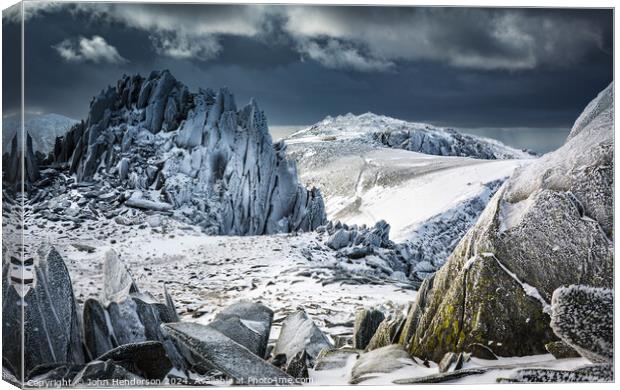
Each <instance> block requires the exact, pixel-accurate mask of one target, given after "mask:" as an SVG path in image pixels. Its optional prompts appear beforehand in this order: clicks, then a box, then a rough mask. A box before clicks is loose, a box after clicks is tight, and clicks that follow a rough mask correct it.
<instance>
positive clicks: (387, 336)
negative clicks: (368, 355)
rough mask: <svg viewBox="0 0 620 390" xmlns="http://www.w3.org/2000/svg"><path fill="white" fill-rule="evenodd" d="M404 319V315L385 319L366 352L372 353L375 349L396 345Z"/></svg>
mask: <svg viewBox="0 0 620 390" xmlns="http://www.w3.org/2000/svg"><path fill="white" fill-rule="evenodd" d="M403 321H404V318H403V316H402V315H396V316H393V317H388V318H385V319H384V320H383V321H381V323H380V324H379V326H378V327H377V330H376V331H375V334H374V335H373V336H372V338H371V339H370V341H369V342H368V345H367V346H366V351H372V350H373V349H377V348H381V347H386V346H388V345H390V344H394V343H396V342H397V341H398V340H396V337H397V336H398V335H397V332H398V329H399V328H400V327H401V325H402V323H403Z"/></svg>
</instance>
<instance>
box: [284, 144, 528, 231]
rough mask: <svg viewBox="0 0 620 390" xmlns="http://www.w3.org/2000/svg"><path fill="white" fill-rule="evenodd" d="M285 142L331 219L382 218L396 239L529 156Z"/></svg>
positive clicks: (508, 172)
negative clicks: (318, 191)
mask: <svg viewBox="0 0 620 390" xmlns="http://www.w3.org/2000/svg"><path fill="white" fill-rule="evenodd" d="M287 143H288V145H289V149H288V150H289V155H290V156H291V157H293V158H295V160H296V161H297V165H298V173H299V176H300V178H301V181H302V182H303V184H304V185H306V186H316V187H318V188H320V189H321V191H322V193H323V196H324V199H325V205H326V211H327V215H328V218H329V219H337V220H341V221H343V222H346V223H348V224H367V225H371V224H374V223H375V222H377V221H378V220H380V219H384V220H386V221H387V222H388V223H389V224H390V226H391V230H390V238H391V239H392V240H395V241H404V240H407V239H408V238H410V237H411V234H412V232H414V231H415V230H416V229H417V228H418V227H419V225H420V224H421V223H423V222H424V221H426V220H428V219H429V218H431V217H433V216H436V215H438V214H442V213H445V212H447V211H448V210H450V209H452V208H454V207H455V206H457V205H458V204H460V203H462V202H464V201H466V200H468V199H472V198H475V197H478V196H481V195H482V194H483V193H484V191H485V190H486V186H485V184H487V183H489V182H492V181H495V180H498V179H502V178H506V177H508V176H510V175H511V174H512V172H513V171H514V169H515V168H516V167H519V166H522V165H524V164H527V163H528V162H529V161H531V160H480V159H473V158H467V157H448V156H446V157H444V156H433V155H428V154H422V153H416V152H410V151H407V150H401V149H390V148H385V147H379V146H374V145H369V144H367V143H365V142H362V141H357V140H355V139H354V140H348V141H318V142H315V141H314V140H304V139H295V140H287Z"/></svg>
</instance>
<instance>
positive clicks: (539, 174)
mask: <svg viewBox="0 0 620 390" xmlns="http://www.w3.org/2000/svg"><path fill="white" fill-rule="evenodd" d="M613 107H614V104H613V84H612V85H610V86H609V87H608V88H606V89H605V90H604V91H603V92H601V93H600V94H599V96H598V97H597V98H596V99H595V100H594V101H593V102H592V103H591V104H590V105H588V107H587V108H586V111H585V112H584V114H582V116H581V117H580V120H578V121H577V122H576V124H575V126H574V127H573V129H572V131H571V135H570V136H569V138H568V140H567V141H566V143H565V144H564V145H563V146H562V147H561V148H559V149H558V150H556V151H554V152H551V153H549V154H547V155H545V156H543V157H541V158H539V159H538V160H536V161H533V162H532V163H531V164H528V165H527V166H524V167H523V168H519V169H518V170H517V171H515V173H514V174H513V176H512V177H511V178H510V179H509V180H508V181H507V182H506V184H505V185H504V186H503V187H502V188H501V189H500V190H499V191H498V193H497V194H496V195H495V196H494V197H493V198H492V200H491V201H490V203H489V204H488V205H487V207H486V209H485V211H484V212H483V214H482V215H481V217H480V219H479V220H478V222H477V223H476V225H475V226H474V227H473V228H472V229H471V230H470V231H469V232H468V233H467V234H466V236H465V237H464V238H463V239H462V240H461V242H460V243H459V244H458V246H457V247H456V249H455V250H454V252H453V253H452V255H451V256H450V258H449V259H448V261H447V263H446V264H445V266H444V267H443V268H442V269H440V270H439V271H438V272H437V274H436V276H435V278H434V280H433V286H432V288H431V289H430V291H429V292H428V297H426V302H425V304H424V305H418V306H416V307H415V311H414V312H412V313H410V317H411V318H412V319H416V320H415V321H416V322H417V324H416V326H415V329H412V328H411V327H410V328H409V329H408V330H407V332H404V333H407V334H409V333H411V337H409V338H408V339H406V340H401V342H403V343H404V344H409V352H410V353H411V354H412V355H414V356H419V357H422V358H426V359H431V360H434V361H436V362H439V361H440V359H441V358H442V357H443V356H444V354H445V353H446V352H455V351H456V352H460V351H466V352H472V353H473V354H474V356H480V357H494V356H495V355H497V356H523V355H534V354H541V353H546V350H545V347H544V346H545V344H547V343H548V342H550V341H555V340H557V338H556V336H555V335H554V333H553V332H552V330H551V328H550V327H549V321H550V317H549V315H550V314H551V308H550V305H549V302H550V301H551V297H552V294H553V292H554V291H555V290H556V289H557V288H558V287H561V286H566V285H570V284H576V283H579V284H587V285H589V286H594V287H607V288H611V287H612V286H613V248H614V245H613V154H614V147H613V128H614V127H613ZM582 118H586V119H582Z"/></svg>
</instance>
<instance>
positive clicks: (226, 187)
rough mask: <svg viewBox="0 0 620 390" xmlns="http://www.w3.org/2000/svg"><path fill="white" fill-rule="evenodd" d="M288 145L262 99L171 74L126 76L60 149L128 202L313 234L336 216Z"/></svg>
mask: <svg viewBox="0 0 620 390" xmlns="http://www.w3.org/2000/svg"><path fill="white" fill-rule="evenodd" d="M285 152H286V151H285V145H284V144H283V143H277V144H275V145H274V144H272V139H271V136H270V135H269V132H268V129H267V119H266V117H265V114H264V113H263V112H262V111H261V110H260V109H259V108H258V105H257V104H256V102H255V101H253V100H252V101H251V102H250V104H248V105H247V106H245V107H243V108H241V109H237V106H236V104H235V100H234V97H233V95H232V94H231V93H230V92H229V91H228V90H227V89H221V90H219V91H218V92H217V93H216V92H214V91H212V90H209V89H207V90H202V89H201V90H200V91H199V92H198V93H190V92H189V91H188V89H187V87H186V86H184V85H183V84H181V83H180V82H178V81H177V80H176V79H175V78H174V77H173V76H172V75H171V74H170V72H168V71H166V70H165V71H161V72H152V73H151V74H150V76H149V77H148V78H143V77H141V76H139V75H135V76H131V77H129V76H124V77H123V78H122V79H121V80H120V81H119V82H118V83H117V85H116V87H114V88H113V87H109V88H107V89H106V90H104V91H102V92H101V94H100V95H99V96H97V97H96V98H94V99H93V100H92V102H91V105H90V112H89V115H88V118H87V120H86V121H84V122H81V123H79V124H77V125H75V126H74V127H73V128H72V129H71V130H70V131H69V132H68V133H67V134H66V135H65V136H64V137H62V138H61V139H58V141H57V142H56V146H55V148H54V162H55V164H56V165H58V166H62V165H65V164H66V165H68V166H69V173H71V174H75V175H76V176H77V179H78V182H87V181H91V180H93V179H96V180H104V181H107V182H109V183H110V184H111V185H112V186H113V187H122V188H126V189H128V191H129V193H128V196H127V197H126V199H127V205H128V206H130V207H137V208H141V209H149V210H156V211H164V212H168V211H174V215H175V216H176V217H178V218H180V219H184V220H189V221H191V222H192V223H194V224H197V225H200V226H201V227H202V228H203V229H204V230H205V231H207V232H210V233H215V234H234V235H256V234H271V233H281V232H291V231H298V230H303V231H308V230H313V229H314V228H316V227H317V226H320V225H323V224H324V223H325V222H326V217H325V211H324V205H323V199H322V197H321V193H320V192H319V190H317V189H312V190H306V189H305V188H304V187H303V186H301V185H300V184H299V181H298V179H297V173H296V168H295V165H294V163H292V162H290V161H288V160H287V159H286V157H285Z"/></svg>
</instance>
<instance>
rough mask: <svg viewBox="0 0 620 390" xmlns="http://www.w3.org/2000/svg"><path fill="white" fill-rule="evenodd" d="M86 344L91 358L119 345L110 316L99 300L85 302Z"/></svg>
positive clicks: (84, 324)
mask: <svg viewBox="0 0 620 390" xmlns="http://www.w3.org/2000/svg"><path fill="white" fill-rule="evenodd" d="M82 323H83V326H84V346H85V347H86V352H87V354H88V356H89V358H90V360H93V359H95V358H96V357H97V356H100V355H102V354H104V353H105V352H107V351H109V350H111V349H113V348H114V347H116V346H117V345H118V342H117V341H116V338H115V337H114V333H113V329H111V327H110V318H109V315H108V312H107V311H106V309H105V308H104V307H103V306H101V304H100V303H99V301H97V300H95V299H88V300H86V302H84V312H83V320H82Z"/></svg>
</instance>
